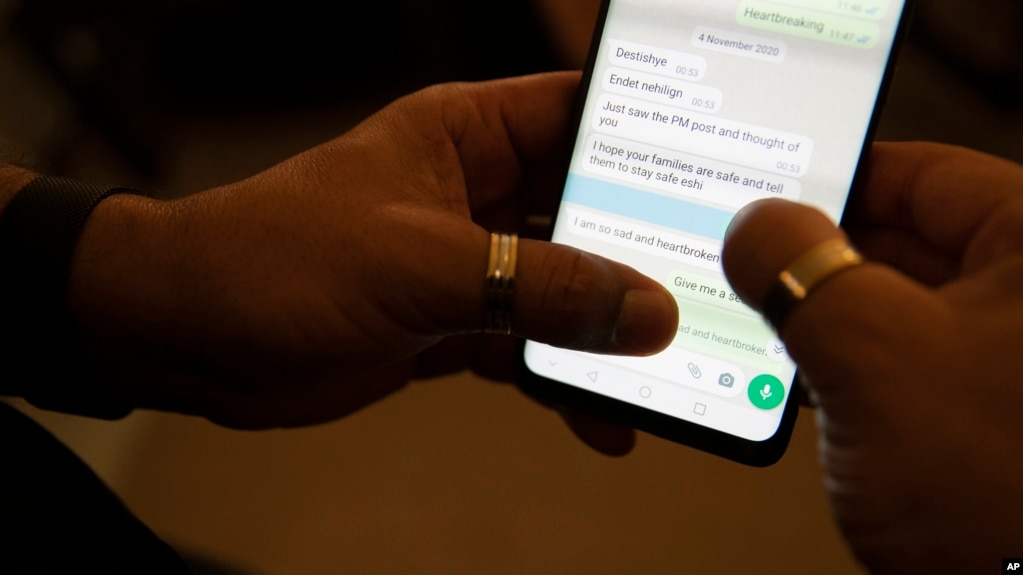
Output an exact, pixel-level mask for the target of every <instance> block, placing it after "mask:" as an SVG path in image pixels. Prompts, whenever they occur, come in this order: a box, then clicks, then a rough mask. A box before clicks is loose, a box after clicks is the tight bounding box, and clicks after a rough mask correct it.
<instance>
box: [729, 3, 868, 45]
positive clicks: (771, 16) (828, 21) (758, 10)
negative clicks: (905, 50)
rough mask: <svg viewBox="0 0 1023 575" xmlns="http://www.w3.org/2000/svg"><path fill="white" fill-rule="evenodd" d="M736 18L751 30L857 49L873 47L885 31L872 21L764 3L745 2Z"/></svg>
mask: <svg viewBox="0 0 1023 575" xmlns="http://www.w3.org/2000/svg"><path fill="white" fill-rule="evenodd" d="M735 19H736V21H737V22H738V23H739V24H741V25H743V26H749V27H751V28H759V29H761V30H770V31H772V32H779V33H782V34H788V35H791V36H799V37H802V38H812V39H814V40H821V41H824V42H834V43H835V44H841V45H843V46H850V47H854V48H864V49H866V48H873V47H874V46H876V45H877V42H878V39H879V37H880V35H881V29H880V28H879V27H878V25H877V24H875V23H874V22H871V21H867V20H861V19H857V18H849V17H847V16H841V15H838V14H830V13H826V12H817V11H815V10H808V9H806V8H801V7H799V6H784V5H779V4H773V3H770V2H763V1H761V0H743V1H742V2H741V3H740V4H739V9H738V11H737V12H736V14H735Z"/></svg>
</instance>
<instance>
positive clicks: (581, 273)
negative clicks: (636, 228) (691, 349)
mask: <svg viewBox="0 0 1023 575" xmlns="http://www.w3.org/2000/svg"><path fill="white" fill-rule="evenodd" d="M515 281H516V285H515V296H514V297H515V299H514V302H513V304H512V311H511V326H512V329H513V330H514V332H515V334H517V335H520V336H522V337H525V338H527V339H531V340H534V341H539V342H543V343H547V344H550V345H554V346H558V347H565V348H571V349H578V350H583V351H591V352H597V353H610V354H623V355H649V354H652V353H655V352H658V351H660V350H662V349H664V348H665V347H667V346H668V344H669V343H671V341H672V339H673V338H674V336H675V332H676V330H677V329H678V304H677V303H676V301H675V298H674V296H672V295H671V294H670V293H669V292H668V290H667V289H666V288H665V287H664V286H662V285H660V284H659V283H657V282H656V281H654V280H652V279H650V278H648V277H646V276H644V275H643V274H641V273H639V272H637V271H636V270H634V269H632V268H630V267H628V266H625V265H622V264H619V263H616V262H613V261H611V260H608V259H605V258H602V257H600V256H596V255H593V254H589V253H586V252H583V251H580V250H577V249H575V248H571V247H568V246H563V245H559V244H553V243H548V242H542V241H537V240H521V241H520V243H519V256H518V264H517V271H516V274H515Z"/></svg>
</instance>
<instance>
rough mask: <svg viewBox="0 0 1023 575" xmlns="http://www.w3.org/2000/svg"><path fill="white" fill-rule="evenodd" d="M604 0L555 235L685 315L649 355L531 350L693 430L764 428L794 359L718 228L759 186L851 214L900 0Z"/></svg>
mask: <svg viewBox="0 0 1023 575" xmlns="http://www.w3.org/2000/svg"><path fill="white" fill-rule="evenodd" d="M604 8H605V13H604V18H603V21H602V33H600V34H599V40H598V41H597V44H596V46H595V52H594V53H593V54H592V55H591V67H590V69H589V71H588V74H587V76H586V79H585V80H584V82H585V83H586V85H584V87H583V88H584V89H585V90H586V98H585V102H584V104H583V108H582V113H581V120H580V124H579V129H578V134H577V139H576V142H575V145H574V149H573V152H572V155H571V163H570V166H569V173H568V176H567V179H566V184H565V189H564V197H563V202H562V204H561V206H560V208H559V213H558V217H557V219H556V221H555V224H554V231H553V236H552V240H553V241H555V242H559V243H564V244H569V245H572V246H575V247H578V248H581V249H584V250H587V251H590V252H594V253H597V254H601V255H603V256H606V257H609V258H611V259H615V260H618V261H622V262H625V263H627V264H629V265H631V266H632V267H634V268H636V269H637V270H639V271H641V272H643V273H645V274H646V275H648V276H650V277H652V278H655V279H657V280H659V281H661V282H663V284H664V285H665V286H667V288H668V289H669V290H670V291H671V292H672V293H673V294H674V295H675V297H676V299H677V301H678V306H679V317H680V323H679V329H678V333H677V335H676V337H675V340H674V342H673V344H672V345H671V346H670V347H669V348H668V349H667V350H665V351H664V352H662V353H660V354H657V355H655V356H652V357H647V358H629V357H613V356H600V355H593V354H587V353H580V352H574V351H567V350H562V349H557V348H553V347H550V346H546V345H542V344H538V343H534V342H529V343H527V344H526V347H525V352H524V353H525V365H526V366H527V368H528V370H529V371H530V372H532V373H533V374H536V375H540V376H542V377H543V378H546V379H549V380H555V381H557V382H561V383H564V384H567V385H568V386H571V387H574V388H578V389H582V390H587V391H590V392H593V393H595V394H598V395H600V396H603V397H605V398H609V399H613V400H616V401H618V402H623V403H626V404H633V405H636V406H638V407H640V408H641V409H642V412H655V413H657V414H661V415H663V416H668V417H670V418H672V419H674V420H678V421H682V422H687V423H688V424H692V425H683V426H682V428H683V432H682V433H683V435H684V433H685V429H690V430H691V429H692V426H693V425H695V426H699V427H700V428H701V429H703V428H705V429H709V430H713V431H714V432H718V433H719V434H720V436H721V437H724V436H727V437H729V438H733V439H735V440H738V441H739V442H751V443H754V444H755V443H758V442H766V441H769V440H771V439H772V438H776V437H777V436H778V435H779V433H780V430H782V429H783V427H784V426H783V420H784V417H783V414H791V416H792V417H794V414H795V409H786V406H787V404H788V403H789V399H790V396H791V395H792V386H793V380H794V376H795V370H796V367H795V364H794V363H793V362H792V361H791V360H790V359H789V357H788V355H787V354H786V351H785V347H784V345H783V343H782V342H781V341H780V340H779V339H778V338H777V337H776V335H775V334H774V332H773V331H772V329H771V328H770V327H769V326H768V325H767V324H766V323H765V322H764V321H763V320H762V319H761V317H760V316H759V315H758V314H757V313H755V312H754V311H752V310H751V309H750V308H749V307H747V306H746V305H745V304H744V303H743V302H742V301H741V300H740V298H739V297H738V296H737V295H736V294H735V292H733V291H732V290H731V288H730V287H729V285H728V283H727V281H726V280H725V277H724V274H723V272H722V268H721V246H722V239H723V235H724V232H725V229H726V228H727V226H728V224H729V222H730V221H731V219H732V216H733V215H734V214H735V212H736V211H737V210H738V209H739V208H741V207H742V206H743V205H745V204H747V203H748V202H750V201H753V200H755V199H758V198H768V197H778V198H785V199H789V200H797V201H800V202H804V203H807V204H811V205H814V206H816V207H818V208H820V209H821V210H823V211H824V212H825V213H827V214H829V215H830V216H831V217H832V218H834V219H835V220H836V221H837V220H839V219H840V218H841V214H842V210H843V206H844V204H845V201H846V197H847V195H848V193H849V190H850V188H851V187H852V183H853V179H854V176H855V174H856V170H857V165H858V163H859V161H860V158H861V155H862V153H863V149H864V146H865V143H866V142H867V141H868V135H869V133H870V129H871V126H872V124H873V118H874V115H875V108H876V106H877V101H878V99H879V96H880V94H881V91H882V87H883V85H884V84H885V78H886V75H887V71H888V69H889V61H890V59H891V55H892V53H893V47H894V40H895V38H896V36H897V31H898V30H899V29H900V24H901V21H902V19H903V13H904V11H905V1H904V0H687V1H684V2H680V1H677V0H610V2H607V3H606V5H605V7H604ZM777 232H778V233H780V234H783V233H785V230H778V231H777ZM786 417H787V416H786ZM631 423H634V424H635V425H636V426H637V427H640V428H643V425H642V422H641V421H640V422H631ZM788 429H789V430H790V429H791V423H790V424H789V425H788ZM662 434H663V433H662ZM787 435H788V433H787V432H785V438H784V439H785V442H787ZM673 438H674V439H679V437H673ZM681 440H682V441H683V442H686V441H685V438H684V437H682V438H681ZM782 448H784V446H782ZM725 455H728V454H725ZM779 455H780V454H779Z"/></svg>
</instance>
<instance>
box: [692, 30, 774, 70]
mask: <svg viewBox="0 0 1023 575" xmlns="http://www.w3.org/2000/svg"><path fill="white" fill-rule="evenodd" d="M690 41H691V42H692V43H693V46H696V47H697V48H703V49H704V50H713V51H715V52H722V53H724V54H730V55H732V56H744V57H746V58H752V59H754V60H763V61H765V62H772V63H775V64H778V63H781V62H783V61H785V54H786V53H787V52H788V49H789V48H788V44H786V43H785V42H783V41H781V40H774V39H769V38H764V37H762V36H754V35H752V34H742V33H740V32H732V31H730V30H718V29H717V28H708V27H706V26H699V27H697V28H696V29H695V30H693V36H692V39H691V40H690Z"/></svg>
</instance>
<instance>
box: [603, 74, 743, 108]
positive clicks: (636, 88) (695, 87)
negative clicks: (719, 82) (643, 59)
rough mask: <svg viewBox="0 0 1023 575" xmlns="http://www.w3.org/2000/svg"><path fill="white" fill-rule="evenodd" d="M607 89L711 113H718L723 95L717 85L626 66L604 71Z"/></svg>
mask: <svg viewBox="0 0 1023 575" xmlns="http://www.w3.org/2000/svg"><path fill="white" fill-rule="evenodd" d="M604 89H605V90H607V91H608V92H612V93H615V94H622V95H625V96H633V97H635V98H642V99H644V100H649V101H651V102H659V103H662V104H668V105H670V106H677V107H679V108H685V109H687V110H696V111H700V112H705V113H708V114H714V113H717V111H718V110H720V109H721V100H722V98H724V96H723V94H722V93H721V90H719V89H717V88H711V87H708V86H702V85H700V84H693V83H691V82H683V81H681V80H674V79H671V78H664V77H662V76H655V75H654V74H647V73H646V72H637V71H635V70H626V69H625V68H608V69H607V70H605V71H604Z"/></svg>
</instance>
